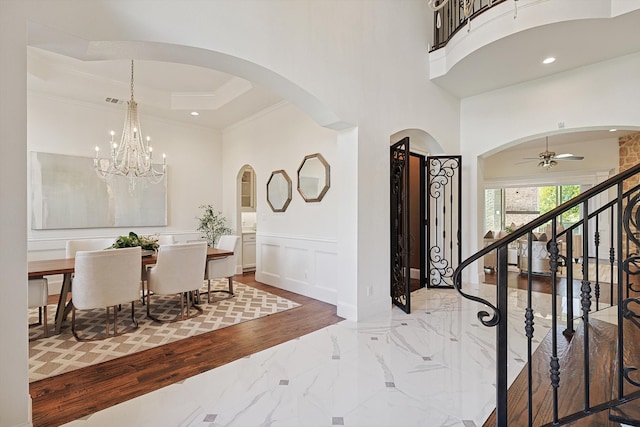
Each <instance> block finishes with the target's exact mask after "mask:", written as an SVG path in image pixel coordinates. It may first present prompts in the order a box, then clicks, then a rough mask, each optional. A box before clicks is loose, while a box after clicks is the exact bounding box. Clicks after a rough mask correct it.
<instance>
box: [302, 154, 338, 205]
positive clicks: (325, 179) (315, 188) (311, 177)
mask: <svg viewBox="0 0 640 427" xmlns="http://www.w3.org/2000/svg"><path fill="white" fill-rule="evenodd" d="M330 175H331V168H330V167H329V163H327V161H326V160H325V159H324V157H322V154H320V153H316V154H309V155H308V156H305V158H304V160H303V161H302V163H301V164H300V167H299V168H298V192H299V193H300V195H301V196H302V198H303V199H304V200H305V201H306V202H319V201H320V200H322V198H323V197H324V195H325V194H326V193H327V191H328V190H329V187H330V184H331V180H330Z"/></svg>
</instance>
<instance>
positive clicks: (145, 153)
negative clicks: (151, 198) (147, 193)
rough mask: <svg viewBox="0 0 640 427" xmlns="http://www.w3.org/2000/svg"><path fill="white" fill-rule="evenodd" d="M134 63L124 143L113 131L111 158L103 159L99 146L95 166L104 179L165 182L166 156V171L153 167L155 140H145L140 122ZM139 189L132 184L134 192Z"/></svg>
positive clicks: (123, 136)
mask: <svg viewBox="0 0 640 427" xmlns="http://www.w3.org/2000/svg"><path fill="white" fill-rule="evenodd" d="M133 73H134V68H133V61H131V86H130V89H131V99H130V100H129V101H128V102H127V113H126V115H125V119H124V125H123V130H122V136H121V139H120V144H117V143H116V142H115V141H114V135H115V132H113V131H111V142H110V152H111V158H110V159H102V158H100V154H99V151H100V149H99V148H98V147H96V157H95V159H94V162H93V163H94V167H95V170H96V173H97V174H98V176H100V177H101V178H104V179H108V178H111V177H112V176H128V177H130V178H131V179H132V180H133V179H134V178H147V179H148V180H149V181H150V182H152V183H159V182H160V181H162V179H163V177H164V174H165V172H166V156H165V155H164V154H163V163H162V171H159V170H156V169H155V168H154V167H153V163H152V162H153V148H152V147H151V138H149V137H148V136H147V137H146V138H143V137H142V129H141V126H140V119H139V118H138V103H137V102H136V101H135V98H134V79H133ZM132 188H135V182H134V181H132V183H131V185H130V189H132Z"/></svg>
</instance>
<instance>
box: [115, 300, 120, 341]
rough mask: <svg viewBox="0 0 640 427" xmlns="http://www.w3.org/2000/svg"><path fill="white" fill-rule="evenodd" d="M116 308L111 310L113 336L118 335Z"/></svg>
mask: <svg viewBox="0 0 640 427" xmlns="http://www.w3.org/2000/svg"><path fill="white" fill-rule="evenodd" d="M118 307H121V306H118ZM118 310H119V309H118ZM118 310H115V309H114V310H113V336H116V335H118Z"/></svg>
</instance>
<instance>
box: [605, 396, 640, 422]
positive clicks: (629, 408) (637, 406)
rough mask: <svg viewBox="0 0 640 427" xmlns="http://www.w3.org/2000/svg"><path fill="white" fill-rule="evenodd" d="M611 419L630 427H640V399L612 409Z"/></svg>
mask: <svg viewBox="0 0 640 427" xmlns="http://www.w3.org/2000/svg"><path fill="white" fill-rule="evenodd" d="M609 419H610V420H612V421H616V422H618V423H623V424H626V425H629V426H640V399H636V400H633V401H631V402H627V403H623V404H622V405H620V406H617V407H615V408H612V409H611V410H610V411H609Z"/></svg>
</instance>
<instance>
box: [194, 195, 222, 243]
mask: <svg viewBox="0 0 640 427" xmlns="http://www.w3.org/2000/svg"><path fill="white" fill-rule="evenodd" d="M200 209H204V214H203V215H202V216H201V217H199V218H197V219H198V221H200V222H199V224H198V228H197V229H196V230H197V231H199V232H201V233H202V237H204V238H205V239H206V240H207V245H209V246H210V247H214V246H215V244H216V242H217V240H218V238H219V237H220V236H222V235H223V234H231V229H230V228H229V227H227V219H226V218H225V217H224V216H223V215H222V212H220V211H217V210H214V208H213V206H211V205H202V206H200Z"/></svg>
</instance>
